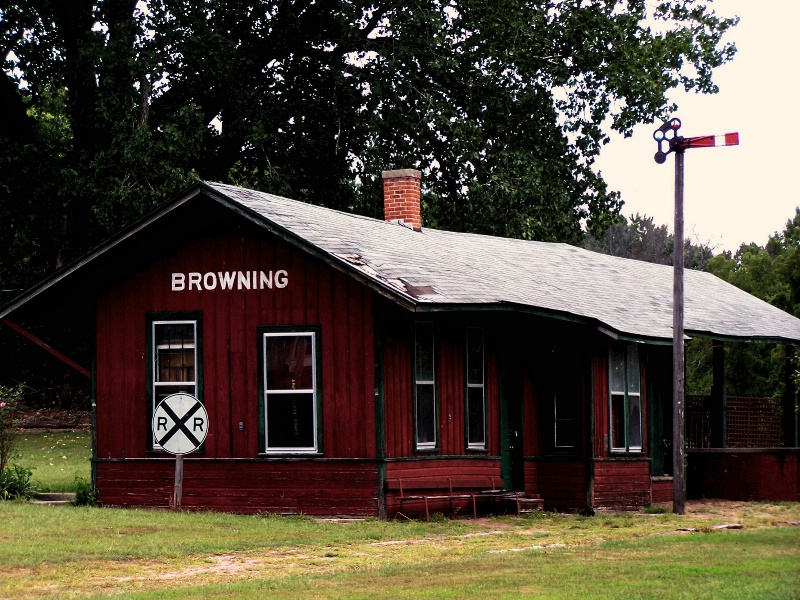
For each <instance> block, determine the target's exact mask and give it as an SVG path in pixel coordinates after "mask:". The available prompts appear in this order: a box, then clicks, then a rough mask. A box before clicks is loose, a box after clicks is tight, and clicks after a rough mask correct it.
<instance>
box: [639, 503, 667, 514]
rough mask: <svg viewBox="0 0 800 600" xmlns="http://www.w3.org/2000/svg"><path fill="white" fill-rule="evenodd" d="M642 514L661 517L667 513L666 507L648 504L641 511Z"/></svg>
mask: <svg viewBox="0 0 800 600" xmlns="http://www.w3.org/2000/svg"><path fill="white" fill-rule="evenodd" d="M642 512H643V513H644V514H646V515H663V514H665V513H666V512H667V507H666V506H657V505H654V504H649V505H647V506H645V507H644V508H643V509H642Z"/></svg>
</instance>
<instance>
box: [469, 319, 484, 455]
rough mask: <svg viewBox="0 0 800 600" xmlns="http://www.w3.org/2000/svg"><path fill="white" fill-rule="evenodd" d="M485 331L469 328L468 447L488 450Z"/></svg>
mask: <svg viewBox="0 0 800 600" xmlns="http://www.w3.org/2000/svg"><path fill="white" fill-rule="evenodd" d="M483 353H484V349H483V329H479V328H477V327H467V351H466V375H467V382H466V385H467V447H468V448H471V449H473V450H484V449H485V448H486V391H485V390H486V387H485V385H484V382H485V377H486V376H485V373H484V354H483Z"/></svg>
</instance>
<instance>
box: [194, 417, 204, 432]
mask: <svg viewBox="0 0 800 600" xmlns="http://www.w3.org/2000/svg"><path fill="white" fill-rule="evenodd" d="M194 431H203V419H202V418H200V417H195V418H194Z"/></svg>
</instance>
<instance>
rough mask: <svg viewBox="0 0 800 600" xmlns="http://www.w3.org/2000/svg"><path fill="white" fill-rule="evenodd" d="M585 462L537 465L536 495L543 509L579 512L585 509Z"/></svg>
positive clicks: (562, 461)
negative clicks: (542, 503) (542, 500)
mask: <svg viewBox="0 0 800 600" xmlns="http://www.w3.org/2000/svg"><path fill="white" fill-rule="evenodd" d="M586 469H587V466H586V462H585V461H581V460H568V459H562V460H543V461H541V462H540V463H539V468H538V476H539V485H538V493H539V495H540V496H541V497H542V498H544V501H545V503H544V505H545V509H558V510H569V511H579V510H583V509H585V508H586V485H587V480H588V477H587V474H586Z"/></svg>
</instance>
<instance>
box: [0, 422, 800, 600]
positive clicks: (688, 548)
mask: <svg viewBox="0 0 800 600" xmlns="http://www.w3.org/2000/svg"><path fill="white" fill-rule="evenodd" d="M17 453H18V456H16V457H15V459H14V461H13V462H16V463H18V464H20V465H22V466H26V467H32V468H34V478H35V479H36V480H37V481H38V482H39V484H40V487H41V488H46V489H49V490H52V491H68V490H71V489H73V488H74V484H75V477H76V476H77V477H81V478H83V479H87V480H88V479H89V477H90V454H91V437H90V433H89V432H87V431H76V432H66V431H65V432H44V433H39V432H37V433H31V432H24V431H23V432H20V433H19V434H17ZM687 507H688V508H689V511H688V513H687V515H685V516H677V515H673V514H671V513H666V514H632V513H626V514H611V515H598V516H595V517H582V516H577V515H562V514H557V513H536V514H534V515H530V516H526V517H510V516H504V517H496V518H492V519H483V520H478V521H474V520H472V519H463V520H448V519H443V518H441V519H436V520H435V521H434V522H431V523H425V522H421V521H389V522H385V521H376V520H356V521H352V522H347V523H340V522H334V521H326V520H315V519H311V518H309V517H303V516H299V517H277V516H272V515H250V516H242V515H231V514H225V513H212V512H196V513H189V512H170V511H164V510H121V509H111V508H87V507H72V506H43V505H35V504H29V503H26V502H20V501H13V502H0V598H15V599H20V600H24V599H27V598H37V599H38V598H59V599H60V598H65V597H68V598H111V597H113V598H129V599H133V598H135V599H140V600H149V599H161V598H175V599H177V598H180V599H184V598H188V599H202V598H233V599H247V598H370V599H375V598H377V599H380V598H509V599H510V598H559V599H561V598H589V599H592V598H597V599H600V598H625V599H626V600H628V599H631V598H634V599H635V598H659V599H661V598H691V599H692V600H694V599H702V598H715V599H716V598H753V599H759V600H761V599H769V598H776V599H777V598H800V526H798V524H799V523H800V503H791V502H784V503H738V504H734V503H729V504H724V503H708V504H700V503H694V504H693V503H688V505H687ZM731 522H736V523H740V524H742V525H744V526H745V529H744V530H717V529H715V528H714V525H716V524H720V523H731Z"/></svg>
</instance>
